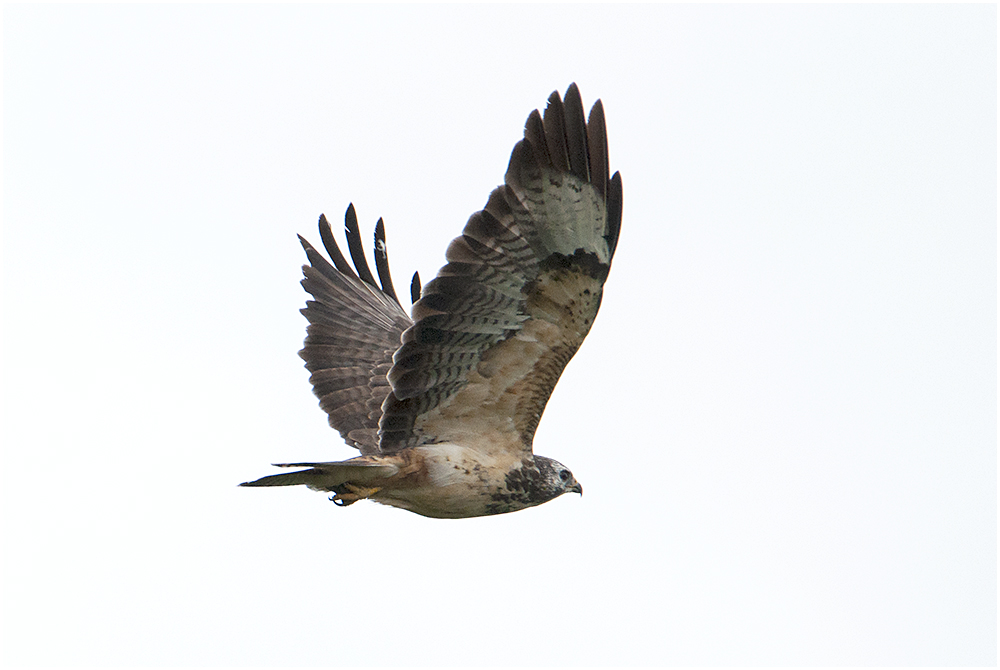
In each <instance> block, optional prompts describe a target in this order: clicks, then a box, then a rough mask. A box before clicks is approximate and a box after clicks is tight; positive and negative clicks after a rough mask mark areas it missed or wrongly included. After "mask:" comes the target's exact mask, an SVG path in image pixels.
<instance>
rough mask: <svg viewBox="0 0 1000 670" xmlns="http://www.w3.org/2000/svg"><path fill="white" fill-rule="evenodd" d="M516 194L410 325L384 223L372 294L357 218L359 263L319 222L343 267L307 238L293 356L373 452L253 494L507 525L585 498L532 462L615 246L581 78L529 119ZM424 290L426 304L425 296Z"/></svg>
mask: <svg viewBox="0 0 1000 670" xmlns="http://www.w3.org/2000/svg"><path fill="white" fill-rule="evenodd" d="M504 182H505V183H504V185H503V186H500V187H498V188H497V189H495V190H494V191H493V193H491V194H490V198H489V201H488V202H487V203H486V207H485V208H484V209H483V210H482V211H479V212H476V213H475V214H473V215H472V217H471V218H470V219H469V222H468V223H467V224H466V225H465V229H464V230H463V231H462V235H461V236H459V237H457V238H455V239H454V240H453V241H452V242H451V244H450V245H449V246H448V250H447V253H446V259H447V261H448V263H447V265H445V266H444V267H443V268H441V270H440V271H439V272H438V276H437V278H435V279H434V280H433V281H431V282H430V283H428V284H427V285H426V286H424V287H423V291H422V292H421V291H420V287H419V280H418V278H417V277H416V276H414V282H413V284H412V286H411V296H412V298H413V300H414V301H415V302H414V304H413V308H412V317H410V316H407V315H406V312H405V311H404V310H403V308H402V307H401V305H400V303H399V299H398V298H397V297H396V293H395V291H394V289H393V286H392V280H391V278H390V276H389V266H388V258H387V255H386V246H385V231H384V229H383V226H382V221H381V220H379V222H378V225H377V226H376V228H375V267H376V271H377V273H378V277H379V281H378V282H376V280H375V277H374V276H373V275H372V273H371V270H370V269H369V267H368V264H367V262H366V261H365V257H364V252H363V250H362V248H361V236H360V234H359V232H358V222H357V217H356V216H355V213H354V208H353V206H351V207H349V208H348V210H347V216H346V233H347V241H348V248H349V250H350V254H351V258H352V259H353V261H354V268H355V269H356V271H355V269H352V268H351V266H350V265H349V264H348V263H347V261H346V259H345V258H344V256H343V254H341V252H340V249H339V248H338V247H337V243H336V242H335V241H334V238H333V234H332V232H331V230H330V225H329V223H327V220H326V218H325V217H324V216H321V217H320V221H319V230H320V237H321V239H322V240H323V246H325V247H326V250H327V253H328V254H329V255H330V258H331V260H332V261H333V264H332V265H331V264H330V263H329V262H327V260H326V259H325V258H323V256H321V255H320V254H319V252H317V251H316V249H314V248H313V247H312V245H310V244H309V243H308V242H306V241H305V240H304V239H302V238H301V237H300V238H299V240H300V241H301V242H302V246H303V247H304V248H305V251H306V255H307V257H308V259H309V265H306V266H303V273H304V274H305V279H303V280H302V286H303V287H304V288H305V290H306V291H307V292H309V293H310V294H312V296H313V298H314V299H313V300H309V301H307V302H306V308H305V309H303V310H302V313H303V314H304V315H305V316H306V318H307V319H308V320H309V327H308V330H307V333H308V335H307V337H306V340H305V347H304V348H303V349H302V351H300V352H299V355H300V356H301V357H302V358H303V359H305V361H306V367H307V368H308V369H309V371H310V372H311V373H312V376H311V377H310V378H309V381H310V382H311V383H312V385H313V391H314V392H315V393H316V395H317V396H318V397H319V399H320V407H322V408H323V410H324V411H325V412H326V413H327V414H328V415H329V419H330V425H331V426H333V427H334V428H336V429H337V430H338V431H340V434H341V435H342V436H343V437H344V439H345V440H346V441H347V443H348V444H350V445H351V446H353V447H356V448H357V449H359V450H360V451H361V456H358V457H356V458H352V459H350V460H346V461H336V462H330V463H290V464H282V465H279V466H278V467H297V468H307V469H304V470H299V471H296V472H290V473H285V474H277V475H271V476H269V477H263V478H261V479H258V480H256V481H252V482H246V483H244V484H242V486H288V485H294V484H305V485H306V486H308V487H309V488H311V489H315V490H319V491H329V492H331V493H334V494H335V495H334V496H333V497H332V498H331V499H332V500H333V501H335V502H337V503H339V504H341V505H350V504H351V503H353V502H355V501H357V500H360V499H362V498H369V499H371V500H374V501H376V502H380V503H383V504H386V505H393V506H395V507H401V508H403V509H407V510H410V511H411V512H416V513H417V514H422V515H424V516H429V517H438V518H462V517H474V516H483V515H489V514H502V513H504V512H513V511H516V510H520V509H524V508H525V507H531V506H533V505H539V504H541V503H544V502H547V501H549V500H552V499H553V498H556V497H558V496H560V495H562V494H563V493H566V492H567V491H575V492H577V493H582V492H583V489H582V487H581V486H580V484H579V483H578V482H577V481H576V479H575V478H574V477H573V474H572V473H571V472H570V471H569V469H568V468H566V466H564V465H562V464H561V463H559V462H558V461H555V460H553V459H551V458H546V457H544V456H536V455H534V454H533V453H532V440H533V438H534V434H535V428H536V427H537V426H538V421H539V419H540V418H541V416H542V411H543V410H544V409H545V405H546V403H547V402H548V400H549V396H550V395H551V394H552V389H553V387H555V385H556V382H557V381H558V380H559V376H560V375H561V374H562V371H563V369H564V368H565V367H566V364H567V363H569V360H570V359H571V358H572V357H573V354H575V353H576V351H577V349H578V348H579V347H580V344H581V343H582V342H583V339H584V337H586V335H587V333H588V331H590V327H591V325H593V323H594V317H596V316H597V310H598V308H599V307H600V304H601V295H602V292H603V286H604V281H605V279H607V276H608V271H609V269H610V267H611V259H612V257H613V256H614V253H615V246H616V245H617V243H618V232H619V228H620V224H621V212H622V183H621V177H620V176H619V174H618V173H617V172H616V173H615V174H614V176H611V174H610V170H609V163H608V141H607V132H606V129H605V125H604V108H603V107H602V105H601V101H600V100H598V101H597V102H596V103H594V106H593V107H592V108H591V110H590V116H589V118H588V119H586V120H585V119H584V114H583V104H582V101H581V99H580V92H579V90H578V89H577V87H576V84H571V85H570V87H569V89H568V90H567V91H566V97H565V100H562V99H560V97H559V93H558V92H554V93H552V95H551V96H550V97H549V101H548V106H547V107H546V109H545V113H544V114H539V112H538V110H535V111H533V112H532V113H531V115H530V116H528V121H527V123H526V124H525V128H524V139H523V140H521V141H519V142H518V143H517V145H515V147H514V151H513V153H512V154H511V157H510V163H509V165H508V166H507V174H506V176H505V178H504ZM418 296H419V299H418Z"/></svg>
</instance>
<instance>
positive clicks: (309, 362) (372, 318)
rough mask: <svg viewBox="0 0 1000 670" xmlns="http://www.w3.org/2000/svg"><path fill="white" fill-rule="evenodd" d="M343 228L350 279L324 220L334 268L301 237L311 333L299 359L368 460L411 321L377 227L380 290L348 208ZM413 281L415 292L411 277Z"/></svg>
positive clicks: (334, 419)
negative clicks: (390, 375)
mask: <svg viewBox="0 0 1000 670" xmlns="http://www.w3.org/2000/svg"><path fill="white" fill-rule="evenodd" d="M344 228H345V232H346V235H347V246H348V249H349V250H350V252H351V259H352V260H353V261H354V266H355V268H357V272H356V273H355V271H354V270H353V269H351V266H350V265H349V264H348V262H347V260H346V259H345V258H344V256H343V254H341V253H340V249H339V248H338V247H337V242H336V240H335V239H334V237H333V231H331V230H330V224H329V223H328V222H327V220H326V217H325V216H320V219H319V232H320V237H321V239H322V240H323V246H325V247H326V251H327V253H328V254H329V255H330V258H331V259H332V260H333V265H330V263H329V262H328V261H327V260H326V259H325V258H323V256H322V255H320V253H319V252H318V251H316V249H314V248H313V246H312V245H311V244H309V243H308V242H306V241H305V240H304V239H303V238H302V237H301V236H299V241H300V242H302V246H303V248H305V250H306V256H307V257H308V258H309V265H304V266H302V273H303V274H304V275H305V278H304V279H303V280H302V286H303V288H305V290H306V291H308V292H309V293H311V294H312V296H313V298H314V300H309V301H307V302H306V307H305V309H303V310H302V313H303V314H304V315H305V317H306V319H308V320H309V327H308V328H307V330H306V333H307V336H306V341H305V346H304V347H303V348H302V351H300V352H299V356H301V357H302V358H303V359H304V360H305V362H306V368H307V369H308V370H309V372H311V373H312V374H311V376H310V377H309V381H310V382H311V383H312V386H313V392H314V393H315V394H316V396H317V397H318V398H319V404H320V407H322V408H323V411H325V412H326V413H327V414H328V415H329V417H330V425H331V426H333V427H334V428H336V429H337V430H338V431H340V434H341V435H342V436H343V438H344V439H345V440H346V441H347V443H348V444H350V445H351V446H353V447H357V448H358V449H360V450H361V453H362V454H366V455H367V454H375V453H378V437H377V431H378V422H379V418H380V417H381V416H382V403H383V402H384V401H385V398H386V396H387V395H388V394H389V381H388V379H387V378H386V374H387V373H388V372H389V368H390V367H391V366H392V355H393V353H394V352H395V351H396V350H397V349H398V348H399V345H400V335H401V334H402V333H403V331H404V330H406V329H407V328H409V327H410V326H411V325H412V324H413V322H412V321H411V320H410V318H409V317H408V316H407V315H406V312H405V311H403V308H402V307H401V306H400V304H399V299H398V298H397V297H396V293H395V290H394V288H393V286H392V278H391V277H390V276H389V264H388V257H387V253H386V245H385V229H384V227H383V225H382V220H381V219H379V221H378V224H377V225H376V227H375V268H376V270H377V272H378V276H379V281H380V283H381V286H379V284H377V283H376V282H375V278H374V277H373V276H372V273H371V270H370V269H369V268H368V263H367V262H366V261H365V255H364V251H363V250H362V247H361V235H360V233H359V231H358V218H357V215H356V214H355V212H354V205H351V206H350V207H348V208H347V214H346V216H345V226H344ZM414 282H415V285H418V284H416V282H418V280H417V278H416V277H414ZM418 290H419V289H418Z"/></svg>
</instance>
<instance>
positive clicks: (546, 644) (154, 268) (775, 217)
mask: <svg viewBox="0 0 1000 670" xmlns="http://www.w3.org/2000/svg"><path fill="white" fill-rule="evenodd" d="M3 30H4V32H3V104H4V106H3V124H4V125H3V141H4V148H3V152H4V154H3V168H4V182H3V183H4V192H3V194H4V202H3V286H4V305H3V317H4V341H3V349H4V369H3V379H4V385H5V391H4V392H5V395H4V413H5V416H4V427H3V439H4V456H3V463H4V466H3V501H4V516H5V528H4V543H5V549H4V570H5V584H4V593H3V601H4V607H5V624H4V637H5V638H6V639H5V644H6V660H7V661H8V662H10V663H36V662H37V663H60V664H75V663H92V664H99V665H112V664H125V665H134V664H149V663H154V664H155V663H169V664H253V663H260V664H291V665H300V664H316V665H330V664H366V663H377V664H395V663H401V662H406V663H412V664H438V663H444V664H448V663H461V664H465V663H502V664H522V663H532V664H539V663H541V664H562V663H566V664H579V663H607V662H615V663H665V664H684V663H708V664H750V663H753V664H763V665H768V664H789V663H790V664H907V665H909V664H917V665H935V664H949V665H951V664H953V665H959V664H982V665H992V664H995V663H996V659H997V657H996V642H997V639H996V624H997V620H996V602H997V601H996V587H997V583H996V537H997V535H996V528H997V526H996V522H997V517H996V472H997V469H996V465H997V463H996V370H997V359H996V324H997V319H996V297H997V294H996V268H997V265H996V258H997V257H996V250H997V238H996V214H997V210H996V179H997V172H996V165H997V163H996V91H997V89H996V8H995V7H994V6H987V5H976V6H928V5H923V6H858V5H851V6H833V7H829V6H827V7H821V6H805V7H802V6H771V7H763V8H762V7H752V6H715V7H686V6H666V7H664V6H660V7H653V6H641V7H622V8H609V7H601V6H587V7H575V6H555V7H537V6H523V5H521V6H504V7H460V6H447V7H435V8H425V7H412V6H411V7H405V8H400V7H393V8H373V9H360V8H356V7H341V6H333V7H324V6H301V7H286V6H283V7H242V6H217V7H211V8H206V7H199V6H168V7H147V6H110V7H102V8H93V7H80V6H58V7H48V8H45V7H29V6H10V5H7V6H5V7H4V10H3ZM571 81H576V82H577V83H578V84H579V86H580V88H581V91H582V93H583V97H584V102H585V105H586V106H587V107H588V108H589V106H590V105H591V104H592V103H593V101H594V100H595V99H596V98H597V97H601V98H602V99H603V100H604V104H605V110H606V113H607V120H608V132H609V137H610V150H611V165H612V169H617V170H620V171H621V173H622V177H623V181H624V193H625V201H624V221H623V226H622V234H621V242H620V245H619V247H618V253H617V256H616V257H615V264H614V268H613V270H612V273H611V277H610V280H609V282H608V284H607V287H606V292H605V298H604V305H603V307H602V310H601V315H600V317H599V318H598V320H597V324H596V326H595V327H594V329H593V331H592V332H591V335H590V337H589V338H588V340H587V342H586V343H585V344H584V346H583V348H582V349H581V351H580V353H579V354H578V355H577V357H576V358H575V359H574V361H573V362H572V363H571V364H570V366H569V368H568V370H567V371H566V373H565V375H564V376H563V379H562V381H561V383H560V384H559V386H558V387H557V389H556V392H555V395H554V396H553V398H552V401H551V402H550V404H549V406H548V408H547V410H546V413H545V416H544V418H543V420H542V423H541V426H540V429H539V431H538V434H537V436H536V440H535V449H536V451H537V452H538V453H540V454H544V455H547V456H551V457H554V458H557V459H559V460H561V461H562V462H564V463H566V464H567V465H568V466H570V467H571V468H572V469H573V471H574V473H575V475H576V476H577V478H578V479H579V480H580V481H581V482H582V483H583V486H584V488H585V490H586V494H585V495H584V496H583V497H582V498H580V497H578V496H575V495H574V496H564V497H562V498H560V499H558V500H556V501H554V502H552V503H549V504H546V505H543V506H541V507H538V508H535V509H531V510H527V511H523V512H518V513H515V514H511V515H505V516H500V517H494V518H483V519H471V520H460V521H441V520H431V519H424V518H422V517H418V516H416V515H413V514H409V513H407V512H403V511H400V510H395V509H392V508H388V507H381V506H378V505H375V504H372V503H359V504H357V505H354V506H352V507H350V508H349V509H338V508H336V507H334V505H332V504H331V503H329V502H327V501H326V500H325V499H324V497H323V496H322V495H319V494H316V493H313V492H311V491H308V490H306V489H304V488H299V489H264V490H261V489H240V488H237V486H236V484H238V483H239V482H242V481H246V480H249V479H254V478H257V477H260V476H262V475H265V474H271V473H272V472H274V471H273V470H272V468H271V467H270V466H269V463H272V462H288V461H309V460H336V459H341V458H349V457H351V456H353V455H355V453H356V452H354V451H353V450H351V449H350V448H348V447H346V446H345V445H344V444H343V443H342V441H341V440H340V438H339V436H338V435H337V434H336V433H335V432H334V431H332V430H330V429H329V428H328V427H327V424H326V416H325V415H324V414H323V413H322V412H321V411H320V410H319V408H318V406H317V402H316V400H315V398H314V397H313V395H312V393H311V391H310V388H309V384H308V382H307V376H308V375H307V373H306V371H305V370H304V369H303V367H302V362H301V361H300V359H299V358H298V357H297V356H296V351H297V350H298V349H299V348H300V346H301V341H302V338H303V335H304V328H305V319H304V318H303V317H302V316H300V315H299V314H298V312H297V310H298V309H299V308H300V307H302V306H303V303H304V299H305V293H304V292H303V291H302V289H301V287H300V286H299V285H298V280H299V278H300V269H299V268H300V266H301V264H302V263H303V262H304V260H305V256H304V254H303V253H302V250H301V248H300V247H299V245H298V242H297V241H296V239H295V234H296V233H302V234H304V235H305V236H306V237H307V238H309V239H311V240H313V241H314V242H317V241H318V235H317V233H316V227H315V222H316V218H317V216H318V214H319V213H320V212H326V214H327V215H328V216H329V217H330V219H331V221H333V222H334V223H337V222H339V221H342V216H343V211H344V209H345V208H346V206H347V204H348V203H349V202H352V201H353V202H354V204H355V206H356V207H357V209H358V213H359V216H360V219H361V223H362V228H363V230H364V232H365V236H366V239H367V238H368V236H369V235H370V232H371V230H372V228H373V226H374V223H375V220H376V219H377V218H378V217H379V216H383V217H385V221H386V225H387V231H388V237H389V246H390V259H391V261H392V263H393V267H394V270H395V279H396V285H397V288H399V289H400V293H401V294H403V293H404V291H403V289H404V287H405V286H406V285H407V283H408V279H409V276H410V274H411V273H412V272H413V271H414V270H419V271H420V273H421V276H422V277H423V278H424V280H425V281H427V280H429V279H430V278H431V277H433V275H434V273H435V272H436V271H437V269H438V267H440V265H441V264H442V262H443V258H444V250H445V247H446V245H447V243H448V241H449V240H450V239H451V238H453V237H454V236H456V235H457V234H458V233H459V232H460V230H461V228H462V225H463V224H464V223H465V221H466V219H467V218H468V216H469V215H470V214H472V213H473V212H474V211H475V210H477V209H479V208H481V207H482V206H483V205H484V204H485V202H486V197H487V195H488V194H489V192H490V190H491V189H492V188H493V187H494V186H496V185H497V184H499V183H500V182H501V181H502V179H503V173H504V170H505V168H506V166H507V160H508V158H509V155H510V150H511V148H512V147H513V145H514V143H515V142H516V141H517V140H518V139H519V137H520V135H521V130H522V127H523V123H524V120H525V118H526V117H527V115H528V113H529V112H530V111H531V110H532V109H534V108H536V107H544V104H545V101H546V98H547V96H548V95H549V93H550V92H551V91H552V90H553V89H557V88H558V89H559V90H560V92H563V91H565V89H566V87H567V85H568V84H569V83H570V82H571ZM335 227H336V226H335Z"/></svg>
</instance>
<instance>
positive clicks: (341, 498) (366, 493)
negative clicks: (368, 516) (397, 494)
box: [330, 484, 382, 507]
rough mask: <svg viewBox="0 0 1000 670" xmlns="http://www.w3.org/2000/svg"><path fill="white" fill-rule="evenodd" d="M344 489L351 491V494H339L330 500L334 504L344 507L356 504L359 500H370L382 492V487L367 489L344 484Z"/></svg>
mask: <svg viewBox="0 0 1000 670" xmlns="http://www.w3.org/2000/svg"><path fill="white" fill-rule="evenodd" d="M344 488H346V489H348V490H350V493H338V494H337V495H335V496H333V497H332V498H330V500H332V501H333V502H334V503H336V504H337V505H341V506H343V507H346V506H347V505H351V504H354V503H356V502H358V501H359V500H363V499H365V498H370V497H372V496H373V495H375V494H376V493H378V492H379V491H381V490H382V488H381V487H375V488H366V487H364V486H355V485H354V484H344Z"/></svg>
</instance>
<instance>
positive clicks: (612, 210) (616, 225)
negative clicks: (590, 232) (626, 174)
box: [604, 172, 622, 256]
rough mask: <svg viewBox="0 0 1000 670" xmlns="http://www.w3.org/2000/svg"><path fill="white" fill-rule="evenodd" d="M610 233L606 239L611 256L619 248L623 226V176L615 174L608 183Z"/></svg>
mask: <svg viewBox="0 0 1000 670" xmlns="http://www.w3.org/2000/svg"><path fill="white" fill-rule="evenodd" d="M607 203H608V204H607V208H608V232H607V234H606V235H605V236H604V239H606V240H607V241H608V251H609V252H610V256H614V255H615V248H617V246H618V233H619V232H621V226H622V176H621V173H619V172H615V174H614V176H613V177H611V181H609V182H608V200H607Z"/></svg>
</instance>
